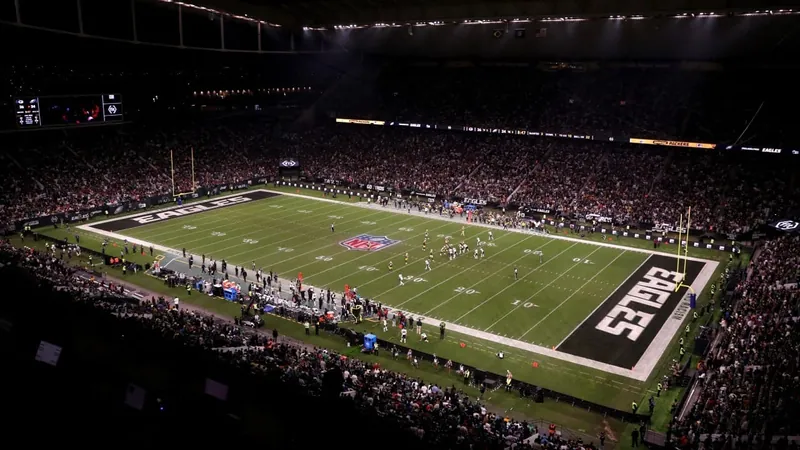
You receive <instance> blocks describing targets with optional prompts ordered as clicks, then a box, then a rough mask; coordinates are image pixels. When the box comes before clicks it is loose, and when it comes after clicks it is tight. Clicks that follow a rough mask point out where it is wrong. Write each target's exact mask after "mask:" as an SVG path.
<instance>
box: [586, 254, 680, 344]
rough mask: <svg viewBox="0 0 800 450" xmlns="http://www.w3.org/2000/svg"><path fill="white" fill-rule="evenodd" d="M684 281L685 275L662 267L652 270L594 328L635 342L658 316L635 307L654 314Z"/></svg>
mask: <svg viewBox="0 0 800 450" xmlns="http://www.w3.org/2000/svg"><path fill="white" fill-rule="evenodd" d="M681 278H683V275H682V274H680V273H678V272H672V271H669V270H665V269H662V268H660V267H652V268H650V269H649V270H648V271H647V274H645V276H644V277H643V279H642V280H641V281H639V282H637V283H636V285H635V286H633V288H631V289H630V290H629V291H628V293H627V294H625V296H624V297H622V299H621V300H620V301H619V302H618V303H617V305H616V306H614V307H613V308H612V309H611V311H609V313H608V314H607V315H606V316H605V317H603V318H602V319H601V320H600V322H599V323H598V324H597V325H596V326H595V328H596V329H598V330H600V331H603V332H605V333H609V334H613V335H614V336H619V335H621V334H623V333H625V337H627V338H628V339H630V340H631V341H636V340H637V339H639V336H640V335H641V334H642V331H644V329H645V328H646V327H647V325H649V324H650V321H651V320H652V319H653V317H654V316H655V314H654V313H648V312H643V311H641V309H638V308H636V306H637V305H640V306H641V305H644V306H646V307H648V308H649V309H650V310H651V311H657V310H659V309H661V306H662V305H664V303H666V301H667V299H669V297H670V295H672V294H673V293H674V292H675V288H676V287H677V285H678V283H679V282H680V281H681Z"/></svg>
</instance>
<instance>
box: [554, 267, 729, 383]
mask: <svg viewBox="0 0 800 450" xmlns="http://www.w3.org/2000/svg"><path fill="white" fill-rule="evenodd" d="M674 264H675V259H674V258H671V257H669V256H665V255H651V256H650V257H649V258H647V259H646V260H645V261H644V262H643V263H642V264H641V265H640V266H639V268H638V269H637V270H636V271H634V272H633V273H632V274H631V275H630V276H629V277H628V279H626V280H625V281H624V282H623V283H622V284H621V285H620V286H619V287H618V288H617V289H616V290H615V291H614V292H613V293H612V294H611V295H610V296H608V298H606V300H605V301H604V302H603V303H601V304H600V305H599V306H598V307H597V308H596V309H595V310H594V311H593V312H592V313H591V314H590V315H589V316H588V317H587V318H586V319H584V321H583V322H582V323H581V324H580V325H578V326H577V327H576V328H575V329H574V330H573V331H572V333H570V334H569V335H568V336H567V337H566V338H565V339H564V340H563V341H562V342H561V343H560V344H559V345H558V346H557V347H556V349H557V350H558V351H561V352H565V353H568V354H571V355H575V356H580V357H585V358H588V359H592V360H594V361H599V362H602V363H606V364H610V365H612V366H616V367H621V368H626V369H631V370H633V371H642V372H643V373H648V374H649V372H650V371H651V370H652V368H653V367H655V365H656V363H657V362H658V360H659V359H660V358H661V355H663V354H664V352H665V351H666V349H667V348H668V347H669V344H670V341H671V340H672V339H673V336H675V333H676V332H678V331H679V329H680V327H681V325H682V324H683V321H684V319H685V318H686V316H687V315H688V313H689V309H690V308H689V300H688V298H687V297H688V295H687V294H688V291H689V290H688V289H687V288H681V289H679V290H678V291H676V290H675V287H676V285H677V283H679V282H680V279H681V274H680V273H678V272H675V266H674ZM717 265H718V263H716V262H706V263H701V262H698V261H688V265H687V268H686V279H685V280H683V282H684V283H685V284H689V285H690V286H691V287H692V289H693V290H694V291H695V292H696V293H698V294H699V293H700V292H701V291H702V289H703V287H705V285H706V284H707V283H708V281H709V280H710V278H711V275H712V274H713V273H714V270H716V267H717Z"/></svg>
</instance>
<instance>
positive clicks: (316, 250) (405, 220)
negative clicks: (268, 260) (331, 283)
mask: <svg viewBox="0 0 800 450" xmlns="http://www.w3.org/2000/svg"><path fill="white" fill-rule="evenodd" d="M413 218H414V217H409V218H407V219H403V220H401V221H399V222H393V223H392V224H391V225H389V226H390V227H394V226H397V225H399V224H401V223H403V222H407V221H409V220H411V219H413ZM384 228H387V227H380V228H377V229H376V230H381V229H384ZM326 237H330V236H329V235H326V236H321V237H318V238H315V239H311V240H310V241H306V242H314V241H317V240H320V239H325V238H326ZM334 245H339V243H338V242H337V243H335V244H325V245H323V246H322V247H319V248H315V249H313V250H309V251H307V252H305V253H300V254H299V255H297V256H293V257H291V258H287V259H283V260H281V261H279V262H278V264H283V263H285V262H286V261H291V260H293V259H297V258H299V257H301V256H305V255H307V254H309V253H314V252H318V251H321V250H323V249H326V248H328V247H331V246H334ZM349 251H350V250H348V249H344V250H342V251H339V252H336V253H333V255H334V256H335V255H338V254H339V253H345V252H349ZM262 258H263V257H262ZM262 258H259V259H262ZM302 267H303V266H298V267H297V268H292V269H290V270H289V273H291V272H294V271H295V270H297V269H299V268H302Z"/></svg>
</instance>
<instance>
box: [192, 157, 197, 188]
mask: <svg viewBox="0 0 800 450" xmlns="http://www.w3.org/2000/svg"><path fill="white" fill-rule="evenodd" d="M196 190H197V184H196V183H195V179H194V147H192V192H194V191H196Z"/></svg>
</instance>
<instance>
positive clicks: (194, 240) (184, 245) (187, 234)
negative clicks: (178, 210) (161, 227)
mask: <svg viewBox="0 0 800 450" xmlns="http://www.w3.org/2000/svg"><path fill="white" fill-rule="evenodd" d="M251 205H252V203H251ZM260 210H261V208H257V209H256V211H259V212H260ZM209 212H210V211H209ZM199 214H202V213H199ZM252 214H253V213H252V212H251V213H243V214H234V215H233V217H234V218H238V217H247V216H251V217H252ZM218 222H228V223H230V222H231V216H230V215H229V216H225V217H223V218H220V219H214V220H211V221H210V222H208V223H209V224H216V223H218ZM165 223H169V222H165ZM223 225H225V224H223ZM261 225H263V224H261ZM172 226H175V222H172ZM204 226H208V225H204ZM255 227H259V225H254V224H247V225H243V226H241V227H234V228H229V229H227V230H226V232H225V233H226V234H227V233H231V232H233V231H236V230H243V229H248V228H255ZM259 229H263V227H259ZM181 231H182V229H173V230H172V232H171V233H169V234H173V233H176V234H180V232H181ZM212 231H213V230H212ZM122 232H125V230H122ZM204 232H205V233H208V229H203V230H197V231H192V232H188V233H184V234H183V235H182V236H180V238H184V237H187V236H192V235H197V234H200V233H204ZM156 236H163V233H159V234H156V235H152V236H151V235H150V234H148V233H143V234H142V235H141V237H142V239H147V240H149V241H150V242H153V241H154V240H155V239H153V238H154V237H156ZM207 237H208V235H206V236H205V237H202V238H198V239H192V240H189V241H182V242H175V243H176V244H181V247H186V244H189V243H192V242H198V241H203V240H205V239H206V238H207ZM234 238H235V237H233V236H232V237H230V238H226V239H223V240H220V241H215V243H220V242H226V241H229V240H231V239H234ZM158 240H159V241H160V242H163V243H164V244H168V243H169V242H170V241H172V240H174V238H169V239H158ZM206 247H208V245H203V246H200V247H197V248H195V249H193V251H196V250H199V249H202V248H206Z"/></svg>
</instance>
